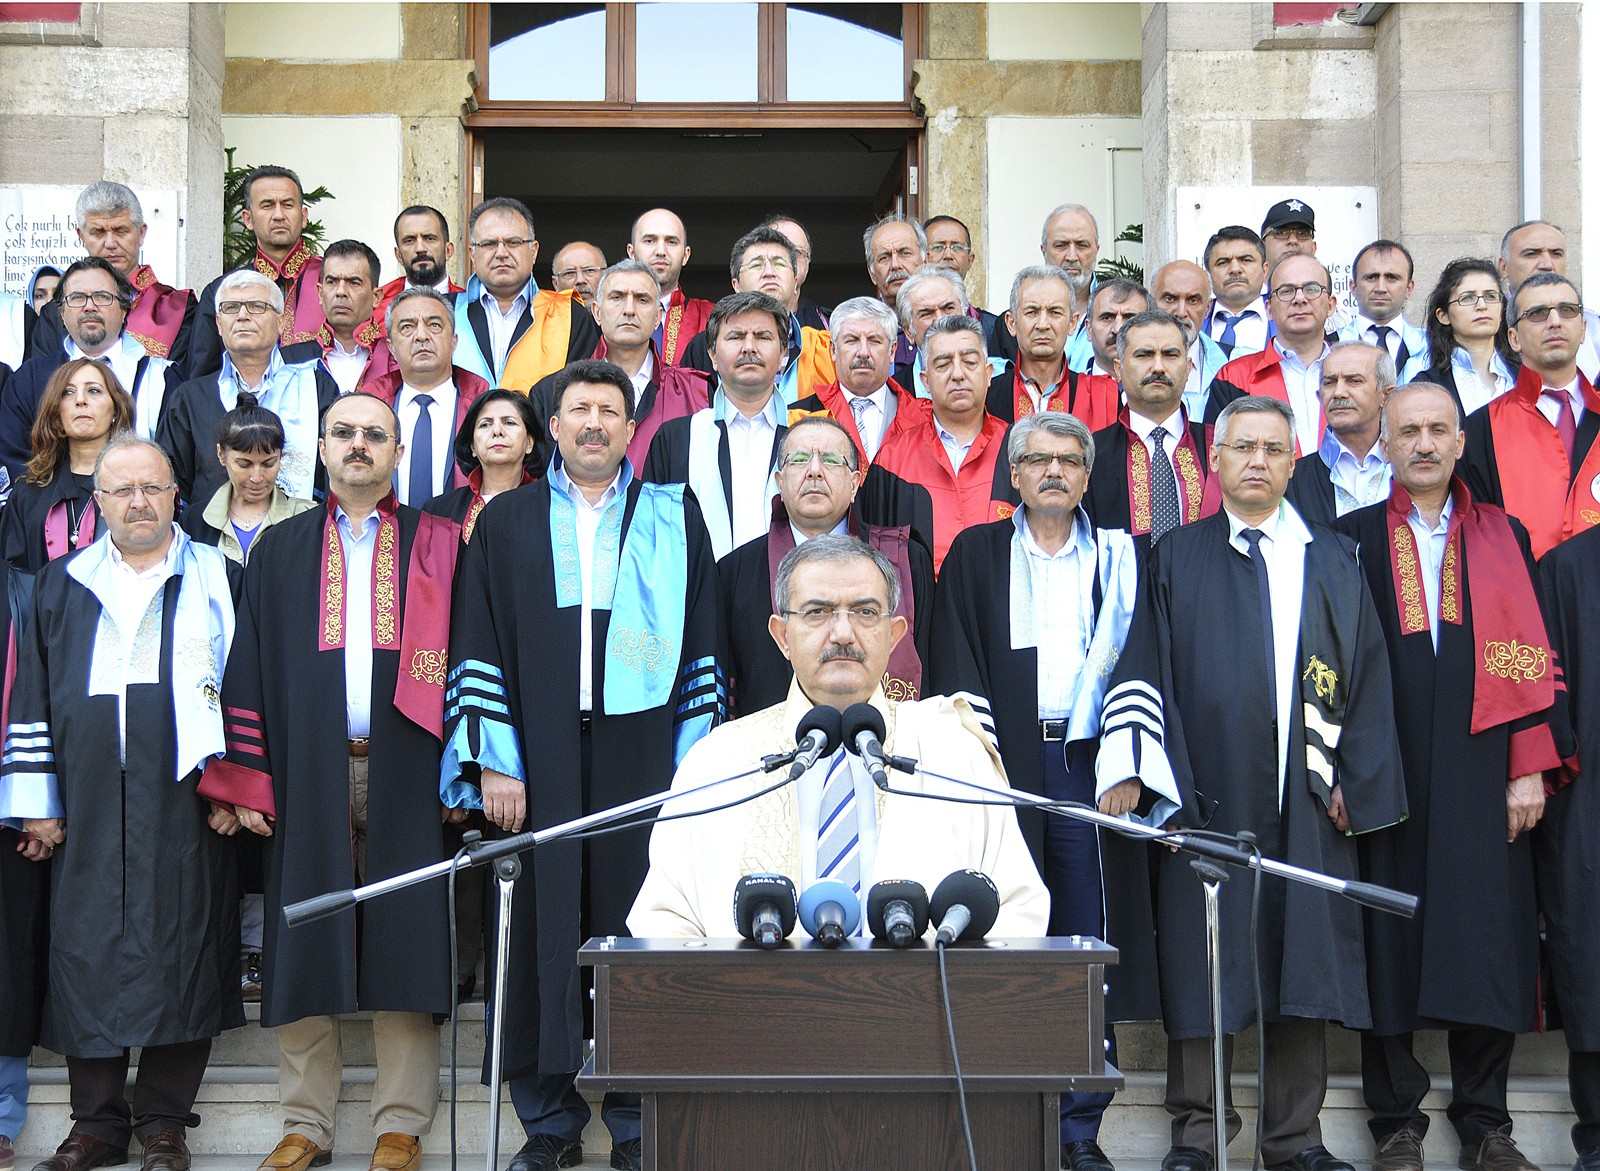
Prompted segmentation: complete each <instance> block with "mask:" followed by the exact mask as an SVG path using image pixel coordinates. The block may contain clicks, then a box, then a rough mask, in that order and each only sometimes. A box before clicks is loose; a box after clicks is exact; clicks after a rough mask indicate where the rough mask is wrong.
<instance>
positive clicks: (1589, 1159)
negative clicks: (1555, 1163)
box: [1572, 1149, 1600, 1171]
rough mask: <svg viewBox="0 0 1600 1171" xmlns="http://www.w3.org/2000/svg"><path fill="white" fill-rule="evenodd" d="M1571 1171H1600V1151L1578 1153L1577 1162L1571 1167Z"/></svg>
mask: <svg viewBox="0 0 1600 1171" xmlns="http://www.w3.org/2000/svg"><path fill="white" fill-rule="evenodd" d="M1572 1171H1600V1149H1596V1150H1592V1151H1579V1152H1578V1161H1577V1162H1576V1163H1574V1164H1573V1165H1572Z"/></svg>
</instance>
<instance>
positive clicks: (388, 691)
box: [201, 290, 461, 1171]
mask: <svg viewBox="0 0 1600 1171" xmlns="http://www.w3.org/2000/svg"><path fill="white" fill-rule="evenodd" d="M416 295H420V296H426V297H437V294H435V293H433V292H432V290H428V291H426V292H423V293H420V294H416ZM405 296H407V294H404V293H402V294H401V297H405ZM396 303H397V304H400V305H401V306H402V308H403V307H404V302H402V301H401V300H400V298H396ZM398 431H399V425H398V422H397V421H396V419H395V415H394V411H392V410H391V409H390V408H389V405H388V404H387V403H385V402H384V401H383V400H382V399H379V398H376V397H374V396H373V395H370V394H367V393H366V392H364V391H357V392H356V393H354V394H347V395H344V396H342V397H340V398H339V399H338V400H337V401H336V402H334V403H333V404H332V405H331V406H330V407H328V409H327V411H326V412H325V414H324V415H323V418H322V431H321V440H320V443H321V455H322V462H323V463H324V464H325V465H326V466H327V469H328V499H327V502H326V504H325V505H324V506H323V507H320V508H314V509H312V510H310V511H309V512H302V513H300V514H299V515H298V516H294V517H291V518H290V519H288V520H286V521H281V522H279V523H278V524H275V525H273V526H272V527H271V528H269V529H268V530H267V531H266V532H265V533H263V534H262V535H261V536H260V537H259V538H258V539H257V542H256V544H255V545H254V546H253V547H252V548H251V550H250V561H249V564H248V565H247V566H246V568H245V574H244V591H243V595H242V597H241V600H240V603H239V631H238V636H237V638H236V639H235V640H234V646H233V653H232V654H231V655H230V656H229V659H228V670H227V674H226V676H225V677H224V679H223V682H222V702H223V704H224V705H225V707H226V710H227V713H228V722H227V754H226V756H225V757H224V758H223V759H222V760H220V761H216V762H213V763H212V764H211V765H210V766H209V768H208V769H207V771H206V775H205V778H204V780H203V781H202V782H201V792H202V793H203V794H204V795H205V796H207V797H210V798H211V799H212V800H213V801H216V802H219V803H221V804H223V805H225V806H226V807H228V808H230V809H232V810H233V812H234V814H235V816H237V818H238V820H239V822H240V824H242V825H243V827H244V828H245V829H247V830H248V831H250V832H251V833H254V834H258V835H260V836H262V837H265V838H266V839H267V843H266V845H267V873H266V908H265V910H266V923H267V930H266V939H265V948H264V951H263V956H264V964H263V978H262V991H261V1022H262V1024H263V1025H264V1026H266V1027H267V1028H275V1029H277V1037H278V1046H279V1051H280V1053H279V1059H278V1098H279V1101H280V1102H281V1104H282V1107H283V1138H282V1140H281V1141H280V1142H279V1143H278V1145H277V1147H276V1148H275V1149H274V1150H273V1151H272V1152H271V1153H270V1154H269V1155H267V1157H266V1158H265V1159H264V1160H263V1161H262V1163H261V1167H262V1169H263V1171H306V1169H307V1168H308V1167H311V1166H313V1165H316V1164H320V1163H326V1162H327V1161H328V1155H329V1153H330V1151H331V1150H332V1148H333V1139H334V1134H335V1132H336V1130H337V1119H336V1117H335V1114H336V1111H337V1108H338V1103H339V1087H340V1082H341V1080H342V1061H341V1058H340V1048H339V1020H338V1018H339V1017H340V1016H344V1015H348V1014H351V1013H356V1012H369V1013H371V1014H372V1028H373V1035H374V1038H375V1043H376V1047H377V1067H378V1077H377V1081H376V1082H375V1083H374V1085H373V1093H372V1122H373V1129H374V1131H375V1132H376V1134H377V1141H376V1145H375V1147H374V1150H373V1153H372V1164H371V1165H372V1166H373V1167H374V1168H378V1169H379V1171H416V1169H417V1168H418V1167H419V1166H420V1165H421V1162H422V1147H421V1137H422V1136H423V1135H426V1134H427V1133H428V1131H429V1128H430V1127H431V1126H432V1125H433V1116H434V1111H435V1110H436V1109H437V1108H438V1105H439V1030H438V1026H437V1025H436V1024H435V1023H434V1021H435V1019H436V1018H437V1017H439V1016H443V1015H445V1014H448V1013H449V1012H450V1010H451V1007H452V1003H453V994H454V991H455V990H454V989H453V988H452V987H451V985H450V950H449V949H450V947H451V943H450V940H449V934H448V922H449V920H448V916H447V915H446V906H445V886H444V884H443V883H437V882H435V883H425V884H423V885H421V886H413V887H409V888H407V889H405V890H403V891H398V892H396V893H394V894H392V895H389V896H387V897H385V898H382V899H376V900H373V901H372V902H369V903H367V904H365V905H364V906H363V907H362V909H361V911H360V913H359V914H360V923H359V930H357V924H356V922H355V920H354V919H353V918H352V917H351V916H347V915H346V916H336V917H334V918H331V919H323V920H321V921H319V922H315V923H310V924H306V925H304V926H301V927H296V928H294V929H293V930H290V929H289V928H287V927H286V926H285V924H284V921H283V908H284V907H285V906H286V905H288V904H290V903H293V902H296V901H298V900H300V899H306V898H310V897H312V896H314V895H319V894H324V893H326V892H328V891H332V890H341V889H344V888H347V887H349V886H350V885H351V884H352V881H354V882H355V883H356V884H361V883H368V882H376V881H378V880H379V879H382V878H388V877H391V876H393V875H396V874H399V873H401V872H402V871H406V870H411V869H414V868H416V867H420V866H426V865H429V864H430V863H433V862H437V861H439V860H440V859H441V858H443V857H444V856H445V849H444V837H443V821H444V817H445V812H446V811H445V810H444V809H443V807H442V806H441V804H440V801H439V786H438V777H439V760H440V752H441V743H442V736H443V726H444V678H445V674H444V673H445V647H446V646H447V645H448V644H449V640H450V588H451V579H452V576H453V574H454V570H455V563H456V555H457V550H458V549H459V548H460V547H461V539H460V535H459V533H458V531H457V529H456V526H455V525H454V524H452V523H451V522H450V521H449V520H448V519H446V518H444V517H436V516H429V515H426V514H424V513H421V512H419V511H417V510H416V509H414V508H411V507H409V506H407V505H404V504H400V503H398V502H397V501H396V500H395V496H394V489H393V486H392V483H393V477H394V473H395V468H396V466H397V464H398V463H399V460H400V456H401V454H402V450H403V449H402V447H401V445H400V442H399V440H398V438H397V435H398Z"/></svg>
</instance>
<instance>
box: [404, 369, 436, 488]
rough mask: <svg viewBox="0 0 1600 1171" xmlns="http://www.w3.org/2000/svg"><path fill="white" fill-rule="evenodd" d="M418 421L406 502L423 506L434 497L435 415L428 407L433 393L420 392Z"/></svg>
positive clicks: (412, 438)
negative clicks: (429, 411) (430, 412)
mask: <svg viewBox="0 0 1600 1171" xmlns="http://www.w3.org/2000/svg"><path fill="white" fill-rule="evenodd" d="M413 401H414V402H415V403H416V404H417V423H416V426H414V427H412V428H411V443H410V447H411V476H410V484H409V485H408V486H407V489H406V503H407V504H409V505H411V507H412V508H421V507H422V506H423V505H424V504H426V503H428V501H430V500H432V499H433V498H434V495H435V493H434V490H433V416H432V415H430V414H429V413H428V408H429V407H431V406H432V405H433V396H432V395H431V394H419V395H417V397H416V398H415V399H414V400H413Z"/></svg>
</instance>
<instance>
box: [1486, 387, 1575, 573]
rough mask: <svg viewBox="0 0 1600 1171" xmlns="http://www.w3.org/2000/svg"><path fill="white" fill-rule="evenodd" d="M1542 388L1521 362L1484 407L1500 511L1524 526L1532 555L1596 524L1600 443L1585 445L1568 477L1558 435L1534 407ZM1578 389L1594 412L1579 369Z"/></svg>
mask: <svg viewBox="0 0 1600 1171" xmlns="http://www.w3.org/2000/svg"><path fill="white" fill-rule="evenodd" d="M1543 389H1544V380H1543V379H1542V378H1540V377H1539V375H1538V374H1536V373H1535V372H1534V371H1532V370H1530V369H1528V368H1527V367H1526V366H1524V367H1523V368H1522V373H1521V374H1519V375H1518V376H1517V384H1516V385H1515V386H1513V387H1512V388H1511V389H1510V390H1508V391H1506V393H1505V394H1502V395H1500V396H1499V397H1498V398H1495V399H1491V400H1490V402H1489V405H1488V407H1487V408H1485V409H1486V410H1487V411H1488V412H1489V434H1490V436H1491V438H1492V442H1493V443H1494V455H1495V466H1496V469H1497V470H1498V471H1499V473H1500V498H1501V499H1502V500H1503V501H1504V502H1505V509H1506V511H1507V512H1509V513H1510V514H1511V515H1512V516H1514V517H1516V518H1517V519H1518V520H1520V521H1521V522H1522V523H1523V524H1524V525H1525V526H1527V529H1528V536H1529V538H1530V539H1531V540H1532V542H1533V555H1534V556H1535V557H1543V556H1544V555H1545V554H1546V553H1548V552H1549V551H1550V550H1551V549H1553V548H1554V547H1555V546H1557V545H1559V544H1561V542H1562V541H1565V540H1566V539H1567V538H1569V537H1574V536H1576V535H1577V534H1579V533H1581V532H1583V531H1584V530H1585V529H1590V528H1593V527H1594V526H1595V525H1597V524H1600V443H1592V444H1590V445H1589V450H1588V452H1587V453H1586V454H1585V455H1584V457H1583V463H1582V464H1581V465H1580V466H1579V468H1578V474H1577V476H1576V477H1574V476H1572V475H1571V470H1572V463H1571V461H1570V460H1569V459H1568V458H1567V449H1566V448H1565V447H1563V446H1562V444H1561V437H1560V436H1559V435H1558V434H1557V433H1556V429H1555V427H1554V426H1552V425H1551V423H1550V420H1548V419H1546V418H1545V417H1544V415H1543V414H1541V413H1540V411H1539V405H1538V404H1539V395H1540V393H1541V392H1542V390H1543ZM1578 389H1579V391H1580V392H1581V393H1582V395H1583V405H1584V409H1585V410H1589V411H1600V394H1596V393H1595V389H1594V387H1593V386H1591V385H1590V384H1589V380H1588V379H1587V378H1585V377H1584V376H1583V375H1582V374H1581V373H1580V374H1579V375H1578Z"/></svg>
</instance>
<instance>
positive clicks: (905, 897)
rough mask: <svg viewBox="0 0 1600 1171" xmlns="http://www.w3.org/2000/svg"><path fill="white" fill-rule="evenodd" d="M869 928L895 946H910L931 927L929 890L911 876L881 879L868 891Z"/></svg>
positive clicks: (873, 935)
mask: <svg viewBox="0 0 1600 1171" xmlns="http://www.w3.org/2000/svg"><path fill="white" fill-rule="evenodd" d="M867 928H868V930H870V931H871V932H872V937H873V938H874V939H884V940H887V941H888V942H889V944H890V946H891V947H910V946H911V945H912V944H914V943H916V941H917V940H919V939H921V938H922V936H923V933H924V932H926V931H927V930H928V892H927V891H926V890H924V889H923V886H922V884H921V883H920V882H913V881H911V880H910V879H903V880H893V879H890V880H886V881H884V882H880V883H878V884H877V885H876V886H874V887H873V888H872V889H871V890H870V891H868V892H867Z"/></svg>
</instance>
